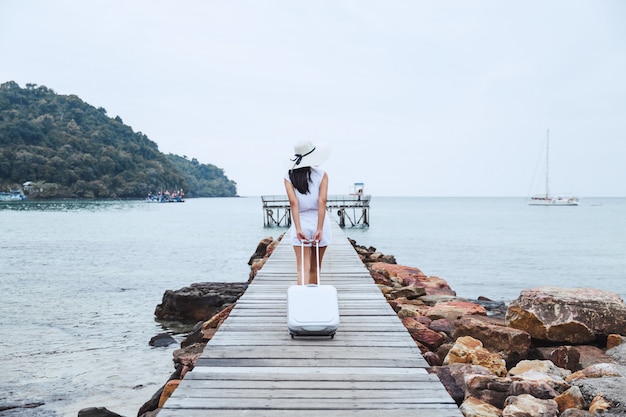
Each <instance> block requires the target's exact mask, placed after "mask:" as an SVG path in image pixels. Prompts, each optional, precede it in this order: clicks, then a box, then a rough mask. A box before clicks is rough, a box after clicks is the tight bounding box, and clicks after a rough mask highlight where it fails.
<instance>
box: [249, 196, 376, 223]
mask: <svg viewBox="0 0 626 417" xmlns="http://www.w3.org/2000/svg"><path fill="white" fill-rule="evenodd" d="M370 200H371V196H369V195H362V194H350V195H333V196H328V199H327V201H326V210H327V211H328V214H330V215H331V216H333V215H336V216H337V223H338V224H339V226H340V227H346V226H351V227H353V226H369V224H370V218H369V217H370V216H369V210H370ZM261 201H262V203H263V219H264V220H263V223H264V226H265V227H271V226H285V227H289V226H291V208H290V207H289V199H288V198H287V196H286V195H264V196H261ZM333 220H334V219H333Z"/></svg>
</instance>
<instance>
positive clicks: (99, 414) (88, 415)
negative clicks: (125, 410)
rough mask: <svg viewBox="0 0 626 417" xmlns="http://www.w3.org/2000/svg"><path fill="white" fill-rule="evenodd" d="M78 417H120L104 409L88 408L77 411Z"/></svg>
mask: <svg viewBox="0 0 626 417" xmlns="http://www.w3.org/2000/svg"><path fill="white" fill-rule="evenodd" d="M78 417H122V416H120V415H119V414H117V413H114V412H113V411H109V410H107V409H106V408H104V407H89V408H83V409H82V410H79V411H78Z"/></svg>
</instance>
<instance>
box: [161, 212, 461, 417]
mask: <svg viewBox="0 0 626 417" xmlns="http://www.w3.org/2000/svg"><path fill="white" fill-rule="evenodd" d="M288 240H289V239H283V240H282V241H281V243H280V244H279V245H278V247H277V248H276V250H275V251H274V253H273V254H272V255H271V256H270V258H269V259H268V261H267V262H266V264H265V265H264V266H263V268H262V269H261V270H260V271H259V272H258V274H257V276H256V277H255V278H254V281H253V282H252V283H251V284H250V286H249V287H248V289H247V290H246V292H245V293H244V294H243V295H242V296H241V298H240V299H239V301H238V302H237V305H236V306H235V308H234V309H233V310H232V312H231V314H230V316H229V317H228V319H227V320H226V321H225V322H224V324H223V325H222V326H221V327H220V328H219V330H218V331H217V333H216V334H215V336H214V337H213V338H212V339H211V340H210V341H209V343H208V344H207V346H206V348H205V350H204V352H203V354H202V355H201V357H200V358H199V359H198V361H197V363H196V366H195V368H194V369H193V371H191V372H189V373H188V374H187V375H186V376H185V379H184V380H183V381H182V382H181V383H180V386H179V387H178V389H176V391H174V393H173V395H172V396H171V397H170V398H169V399H168V400H167V402H166V403H165V406H164V408H163V409H162V410H161V412H160V413H159V417H182V416H185V417H195V416H210V415H215V416H220V417H234V416H246V415H250V416H255V417H258V416H267V417H287V416H289V417H318V416H322V415H323V416H325V417H339V416H356V417H380V416H381V415H393V416H394V417H409V416H411V417H415V416H429V417H461V416H462V414H461V412H460V411H459V409H458V407H457V405H456V404H455V402H454V401H453V400H452V398H451V397H450V395H449V394H448V393H447V391H446V390H445V388H444V387H443V385H442V384H441V382H440V381H439V379H438V377H437V376H436V375H434V374H429V373H427V371H426V368H427V367H428V364H427V363H426V361H425V360H424V358H423V356H422V354H421V352H420V350H419V349H418V347H417V346H416V344H415V342H414V341H413V339H412V338H411V336H410V335H409V333H408V331H407V330H406V328H405V327H404V326H403V325H402V322H401V321H400V319H399V318H398V317H397V315H396V313H395V312H394V311H393V309H392V308H391V307H390V306H389V304H388V303H387V301H386V300H385V298H384V296H383V295H382V293H381V292H380V290H379V288H378V287H377V286H376V285H375V284H374V282H373V280H372V278H371V276H370V274H369V272H368V270H367V268H366V267H365V266H364V265H363V263H362V262H361V260H360V259H359V257H358V255H357V254H356V252H355V250H354V249H353V247H352V245H351V244H350V242H348V240H347V238H346V237H345V235H344V234H343V231H342V230H341V229H340V228H339V227H337V225H336V224H333V243H332V244H331V245H330V246H329V247H328V249H327V251H326V255H325V256H324V260H323V265H322V275H321V281H322V283H323V284H324V283H325V284H332V285H334V286H335V287H336V288H337V291H338V297H339V310H340V315H341V325H340V327H339V330H338V332H337V334H336V335H335V337H334V339H330V338H318V337H315V338H302V337H301V338H298V337H296V338H295V339H292V338H291V337H290V335H289V332H288V331H287V319H286V293H287V288H288V286H289V285H292V284H294V283H295V281H296V274H295V271H296V268H295V256H294V250H293V247H292V246H290V244H289V242H288ZM387 413H393V414H387Z"/></svg>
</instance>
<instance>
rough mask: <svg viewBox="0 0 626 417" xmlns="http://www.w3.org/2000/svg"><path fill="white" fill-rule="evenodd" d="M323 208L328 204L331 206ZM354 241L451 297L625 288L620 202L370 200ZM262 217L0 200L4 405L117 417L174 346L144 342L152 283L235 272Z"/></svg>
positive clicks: (204, 205) (177, 206) (253, 202)
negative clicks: (443, 285)
mask: <svg viewBox="0 0 626 417" xmlns="http://www.w3.org/2000/svg"><path fill="white" fill-rule="evenodd" d="M329 215H330V216H331V217H333V218H336V213H331V214H329ZM344 231H345V233H346V235H347V236H348V237H351V238H353V239H355V240H356V241H357V243H358V244H361V245H365V246H374V247H376V248H377V249H378V250H379V251H380V252H382V253H384V254H386V255H394V256H395V257H396V259H397V262H398V263H400V264H403V265H408V266H413V267H418V268H420V269H421V270H422V271H423V272H424V273H425V274H427V275H435V276H439V277H441V278H444V279H445V280H446V281H447V282H448V283H449V284H450V286H451V287H452V288H453V289H454V290H455V291H456V292H457V295H459V296H461V297H465V298H469V299H472V298H476V297H478V296H485V297H488V298H491V299H493V300H501V301H505V302H509V301H510V300H512V299H515V298H516V297H517V296H518V295H519V292H520V291H521V290H523V289H526V288H534V287H537V286H541V285H556V286H563V287H592V288H598V289H602V290H607V291H612V292H615V293H617V294H619V295H620V296H621V297H622V298H626V256H625V254H626V199H623V198H593V199H591V198H589V199H583V200H582V203H581V205H580V206H578V207H535V206H528V205H526V203H525V201H524V199H522V198H409V197H404V198H400V197H398V198H392V197H380V198H376V197H373V198H372V201H371V210H370V225H369V227H347V228H345V229H344ZM283 232H285V229H284V228H264V227H263V212H262V205H261V199H260V197H248V198H215V199H190V200H187V201H186V202H185V203H146V202H143V201H104V202H82V201H80V202H77V201H54V202H33V201H31V202H26V203H8V204H3V205H0V335H1V337H0V374H1V375H2V379H1V380H0V407H2V406H3V405H6V404H20V403H21V404H24V403H44V405H42V406H39V407H36V408H32V409H16V410H13V411H5V412H0V415H2V416H18V415H19V416H27V417H35V416H37V417H60V416H62V417H66V416H67V417H75V416H76V415H77V414H78V411H79V410H80V409H82V408H86V407H106V408H108V409H109V410H111V411H114V412H116V413H118V414H121V415H124V416H127V417H131V416H135V415H136V414H137V411H138V409H139V407H140V406H141V405H142V404H143V403H144V402H146V401H147V400H148V399H149V398H150V397H151V396H152V395H153V394H154V393H155V392H156V391H157V390H158V389H159V388H160V387H161V385H162V384H163V383H164V382H165V381H166V380H167V379H168V377H169V375H170V374H171V373H172V372H173V370H174V368H173V362H172V352H173V351H174V350H175V349H176V348H177V347H178V346H177V345H174V346H170V347H167V348H152V347H150V346H149V344H148V342H149V340H150V338H151V337H152V336H154V335H156V334H158V333H161V332H169V333H172V334H173V335H174V336H175V337H176V338H177V339H178V340H181V339H182V338H183V337H184V334H179V333H177V330H176V329H172V328H170V327H168V325H167V323H159V322H158V321H156V320H155V318H154V309H155V307H156V305H157V304H159V303H160V301H161V298H162V295H163V292H164V291H166V290H169V289H178V288H181V287H184V286H187V285H189V284H191V283H194V282H204V281H214V282H217V281H226V282H243V281H246V280H247V279H248V275H249V272H250V269H249V266H248V265H247V263H248V260H249V258H250V256H251V255H252V253H253V252H254V250H255V248H256V245H257V244H258V242H259V241H260V240H261V239H262V238H264V237H266V236H273V237H278V236H279V235H280V234H282V233H283Z"/></svg>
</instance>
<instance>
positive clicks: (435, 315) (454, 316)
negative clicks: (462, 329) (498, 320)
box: [426, 301, 487, 321]
mask: <svg viewBox="0 0 626 417" xmlns="http://www.w3.org/2000/svg"><path fill="white" fill-rule="evenodd" d="M474 314H475V315H483V316H484V315H487V310H485V308H484V307H483V306H480V305H478V304H474V303H472V302H469V301H446V302H442V303H438V304H435V305H434V306H433V307H431V308H429V309H428V311H427V312H426V316H427V317H429V318H430V319H431V320H437V319H446V320H450V321H454V320H458V319H460V318H461V317H463V316H468V315H474Z"/></svg>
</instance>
